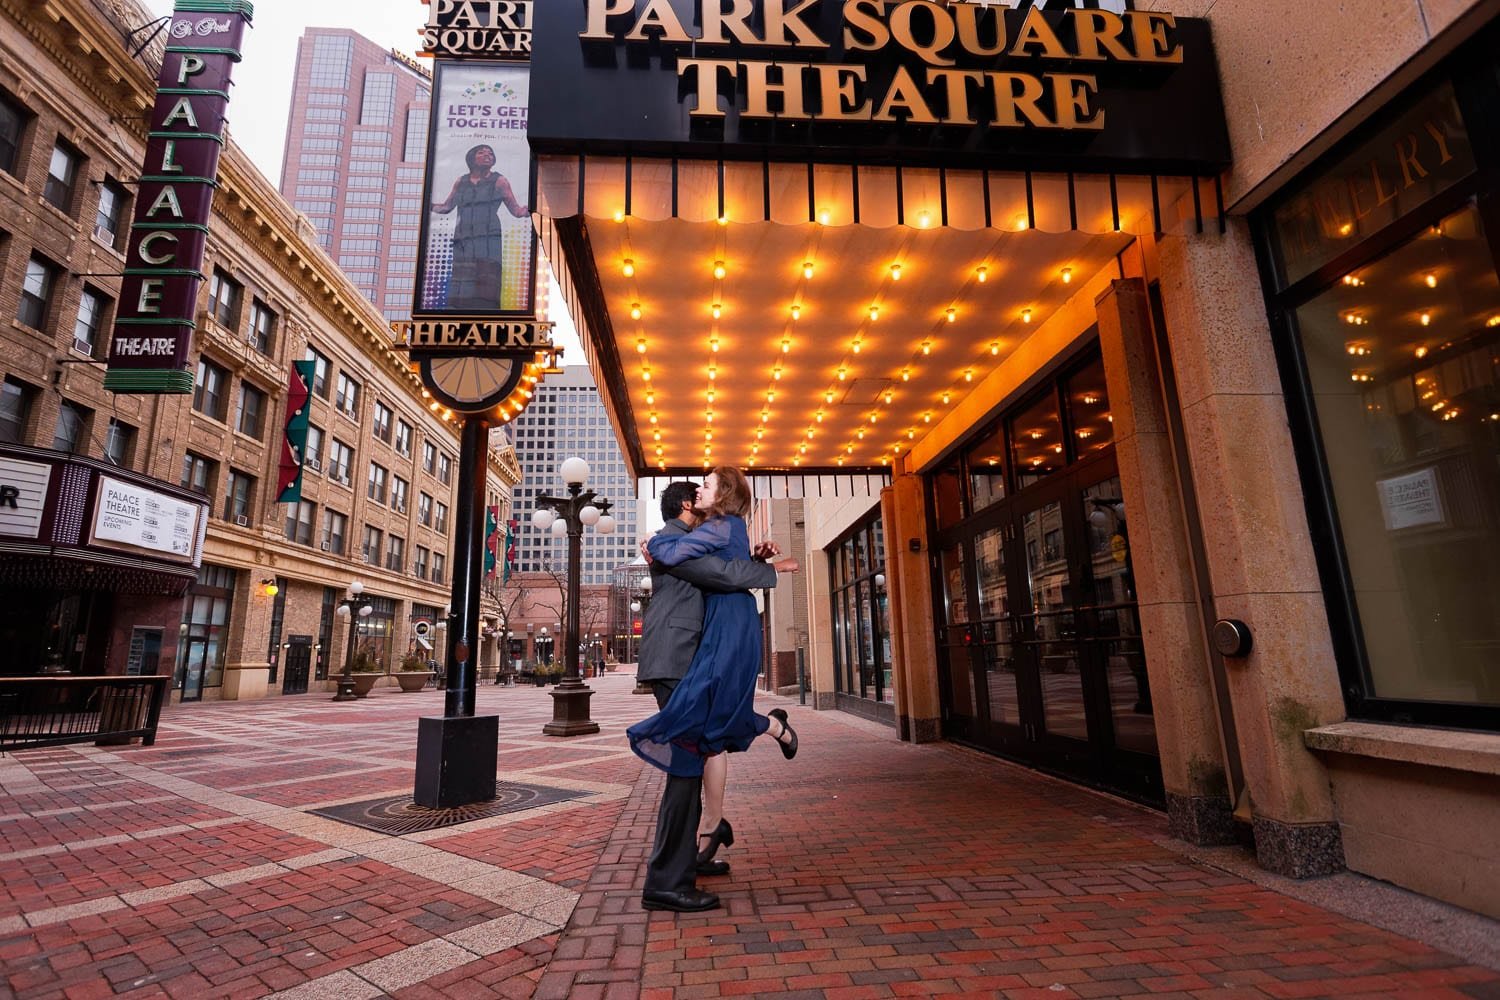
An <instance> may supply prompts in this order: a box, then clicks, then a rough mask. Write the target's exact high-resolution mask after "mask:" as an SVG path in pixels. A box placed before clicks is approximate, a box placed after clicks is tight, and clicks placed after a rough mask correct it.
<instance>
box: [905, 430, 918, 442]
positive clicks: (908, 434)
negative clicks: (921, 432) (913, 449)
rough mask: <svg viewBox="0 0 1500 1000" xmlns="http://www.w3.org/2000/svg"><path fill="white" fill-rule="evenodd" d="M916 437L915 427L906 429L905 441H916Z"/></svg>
mask: <svg viewBox="0 0 1500 1000" xmlns="http://www.w3.org/2000/svg"><path fill="white" fill-rule="evenodd" d="M916 437H917V429H916V428H915V427H908V428H907V429H906V440H908V441H914V440H916Z"/></svg>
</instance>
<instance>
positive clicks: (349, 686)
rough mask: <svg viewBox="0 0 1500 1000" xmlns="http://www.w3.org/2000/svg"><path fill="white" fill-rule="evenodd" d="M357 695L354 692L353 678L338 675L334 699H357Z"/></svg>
mask: <svg viewBox="0 0 1500 1000" xmlns="http://www.w3.org/2000/svg"><path fill="white" fill-rule="evenodd" d="M358 699H359V695H357V694H355V693H354V678H353V677H340V678H339V690H338V693H337V694H335V695H334V696H333V700H334V701H357V700H358Z"/></svg>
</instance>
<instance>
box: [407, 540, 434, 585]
mask: <svg viewBox="0 0 1500 1000" xmlns="http://www.w3.org/2000/svg"><path fill="white" fill-rule="evenodd" d="M429 555H430V553H429V552H428V551H427V548H426V547H425V546H422V545H418V546H417V551H416V555H415V556H413V557H412V563H411V572H412V575H413V576H415V577H416V578H417V579H418V580H425V579H427V557H428V556H429Z"/></svg>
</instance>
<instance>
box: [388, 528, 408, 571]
mask: <svg viewBox="0 0 1500 1000" xmlns="http://www.w3.org/2000/svg"><path fill="white" fill-rule="evenodd" d="M405 561H406V539H404V538H402V537H401V536H400V535H392V536H391V540H390V544H389V545H387V546H386V547H385V568H386V569H393V570H395V571H396V572H398V573H399V572H401V571H402V570H403V569H405V568H406V567H405V565H404V563H405Z"/></svg>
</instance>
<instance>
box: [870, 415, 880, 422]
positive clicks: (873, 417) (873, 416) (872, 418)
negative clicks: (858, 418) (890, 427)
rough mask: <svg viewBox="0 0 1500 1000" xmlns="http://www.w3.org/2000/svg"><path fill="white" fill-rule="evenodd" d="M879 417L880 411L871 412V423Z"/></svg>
mask: <svg viewBox="0 0 1500 1000" xmlns="http://www.w3.org/2000/svg"><path fill="white" fill-rule="evenodd" d="M879 419H880V414H878V413H872V414H870V423H872V424H873V423H875V422H876V421H878V420H879Z"/></svg>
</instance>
